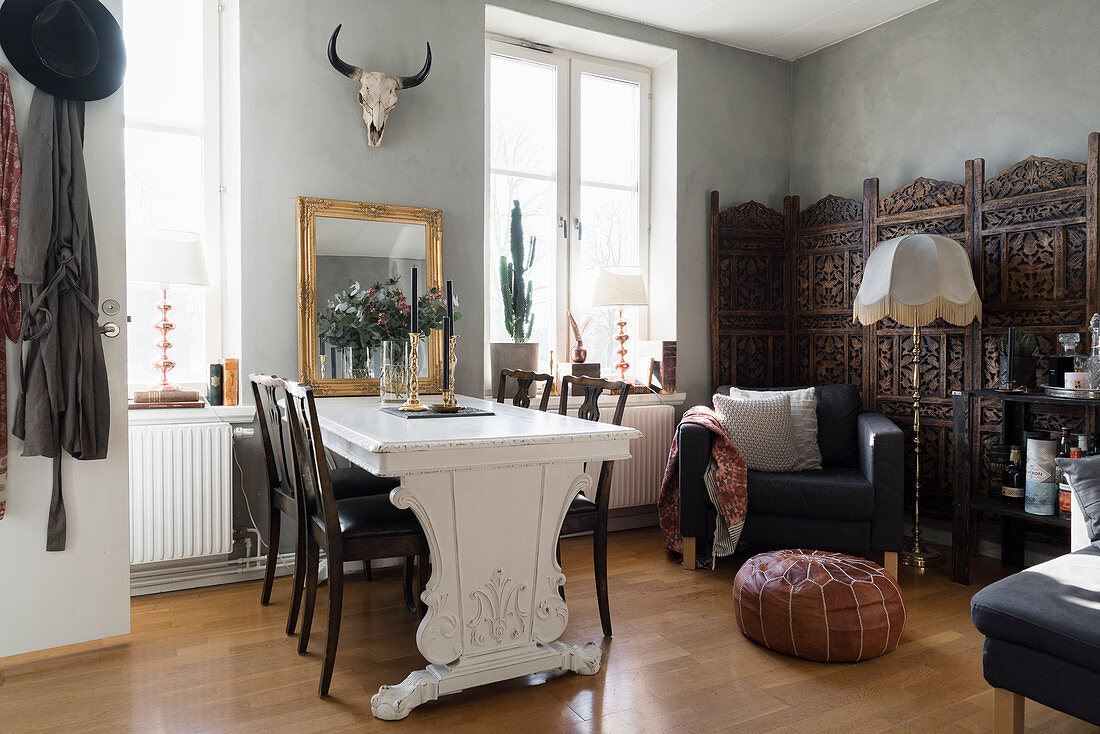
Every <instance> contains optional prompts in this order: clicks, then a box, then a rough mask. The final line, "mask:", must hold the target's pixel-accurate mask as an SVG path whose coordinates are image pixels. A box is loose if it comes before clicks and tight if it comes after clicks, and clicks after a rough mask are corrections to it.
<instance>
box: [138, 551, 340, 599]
mask: <svg viewBox="0 0 1100 734" xmlns="http://www.w3.org/2000/svg"><path fill="white" fill-rule="evenodd" d="M266 568H267V559H266V557H259V558H257V557H252V558H233V559H220V560H214V561H207V562H200V563H170V564H161V565H157V566H152V565H145V566H141V567H138V568H132V569H131V570H130V596H144V595H146V594H159V593H161V592H164V591H181V590H184V589H199V588H202V587H204V586H218V585H220V584H236V583H240V582H241V581H256V580H259V579H262V578H263V577H264V571H265V570H266ZM292 573H294V554H293V553H280V554H279V563H278V566H277V568H276V569H275V575H276V576H289V575H290V574H292ZM318 577H319V578H321V579H326V578H328V566H327V563H326V561H325V559H324V557H322V558H321V565H320V567H319V569H318Z"/></svg>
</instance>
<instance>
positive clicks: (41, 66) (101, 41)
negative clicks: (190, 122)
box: [0, 0, 126, 102]
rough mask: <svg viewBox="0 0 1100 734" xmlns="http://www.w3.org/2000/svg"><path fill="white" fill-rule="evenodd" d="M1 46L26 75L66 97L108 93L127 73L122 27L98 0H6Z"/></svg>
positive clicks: (100, 96) (1, 7)
mask: <svg viewBox="0 0 1100 734" xmlns="http://www.w3.org/2000/svg"><path fill="white" fill-rule="evenodd" d="M0 48H3V49H4V54H5V55H7V57H8V61H10V62H11V65H12V66H14V67H15V70H16V71H18V72H19V73H20V74H21V75H22V76H23V78H25V79H26V80H27V81H29V82H30V83H31V84H33V85H34V86H36V87H38V88H39V89H41V90H42V91H44V92H49V93H50V94H52V95H53V96H55V97H61V98H62V99H75V100H82V101H88V102H90V101H92V100H96V99H103V98H104V97H109V96H111V95H112V94H114V93H115V92H116V91H117V90H118V88H119V87H120V86H122V77H123V75H124V74H125V73H126V47H125V44H124V43H123V41H122V29H121V28H119V26H118V21H116V20H115V18H114V16H113V15H111V11H109V10H107V8H105V7H103V4H102V3H100V2H98V1H97V0H3V5H0Z"/></svg>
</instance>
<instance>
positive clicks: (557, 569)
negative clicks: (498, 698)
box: [371, 460, 601, 720]
mask: <svg viewBox="0 0 1100 734" xmlns="http://www.w3.org/2000/svg"><path fill="white" fill-rule="evenodd" d="M583 470H584V464H583V463H582V462H579V461H568V460H567V461H559V462H556V463H523V464H517V465H513V466H498V467H487V468H470V469H453V470H450V471H436V472H431V473H415V474H407V475H405V476H404V477H402V482H401V487H399V488H397V489H395V490H394V491H393V493H392V494H391V500H392V501H393V503H394V504H395V505H396V506H397V507H400V508H409V509H412V511H413V512H414V513H415V514H416V516H417V518H418V519H419V520H420V524H421V525H422V526H423V527H424V533H425V535H426V536H427V539H428V545H429V547H430V548H431V559H432V576H431V579H430V580H429V581H428V584H427V586H426V588H425V591H424V593H423V595H422V599H423V601H424V603H425V605H426V606H427V608H428V610H427V613H426V614H425V615H424V619H423V620H422V621H421V623H420V627H419V629H418V630H417V634H416V644H417V647H418V648H419V649H420V652H421V653H422V654H423V655H424V657H425V658H427V659H428V661H429V662H430V663H432V664H431V665H429V666H428V667H427V668H425V669H423V670H417V671H414V672H413V673H411V674H410V675H409V676H408V677H407V678H406V679H405V680H404V681H403V682H402V683H400V684H399V685H396V686H382V687H381V688H380V689H379V691H378V693H377V694H376V695H375V696H374V697H373V698H372V699H371V710H372V712H373V713H374V715H375V716H376V717H378V718H380V719H390V720H393V719H403V718H404V717H406V716H408V714H409V711H411V710H412V709H414V708H415V707H417V706H419V705H420V704H422V703H424V702H426V701H434V700H435V699H437V698H439V697H440V696H444V695H447V694H448V693H456V692H458V691H461V690H463V689H464V688H470V687H473V686H480V685H485V684H487V683H495V682H497V681H502V680H507V679H509V678H515V677H518V676H523V675H530V674H532V673H542V672H546V671H551V670H569V671H573V672H575V673H581V674H584V675H594V674H595V673H598V672H599V670H600V661H601V652H600V649H599V648H598V647H596V645H594V644H592V643H588V644H587V645H585V646H583V647H576V646H573V645H567V644H565V643H561V642H557V639H558V637H560V636H561V634H562V632H564V631H565V626H566V623H567V622H568V621H569V609H568V607H567V606H566V604H565V600H563V599H562V598H561V595H560V588H561V586H562V584H564V583H565V576H564V574H562V572H561V566H560V565H558V561H557V543H558V533H559V531H560V530H561V525H562V521H563V520H564V519H565V513H566V511H567V510H568V509H569V505H570V503H571V502H572V500H573V498H574V497H575V496H576V495H577V493H578V492H581V491H583V490H586V489H588V488H589V487H590V486H591V484H592V480H591V478H590V477H588V476H587V475H586V474H584V473H583Z"/></svg>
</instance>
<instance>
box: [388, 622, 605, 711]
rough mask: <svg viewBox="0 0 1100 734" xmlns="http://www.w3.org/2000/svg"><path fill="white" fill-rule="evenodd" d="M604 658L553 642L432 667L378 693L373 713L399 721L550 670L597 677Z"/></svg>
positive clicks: (589, 648) (591, 649)
mask: <svg viewBox="0 0 1100 734" xmlns="http://www.w3.org/2000/svg"><path fill="white" fill-rule="evenodd" d="M602 657H603V652H602V651H601V650H600V648H599V647H597V646H596V645H595V643H592V642H589V643H587V644H586V645H584V646H583V647H577V646H576V645H567V644H565V643H564V642H551V643H550V644H548V645H547V644H543V643H534V644H532V645H531V646H529V647H528V648H526V649H523V650H522V651H517V650H511V651H509V653H508V654H506V655H491V656H486V657H485V658H482V659H479V660H478V661H477V662H476V663H469V662H463V663H456V664H453V665H429V666H428V667H426V668H424V669H423V670H416V671H413V672H412V673H409V677H408V678H406V679H405V680H403V681H402V682H401V683H399V684H398V685H396V686H382V687H381V688H379V689H378V693H376V694H374V695H373V696H371V699H370V710H371V713H373V714H374V715H375V716H376V717H377V718H379V719H386V720H387V721H397V720H398V719H403V718H405V717H406V716H408V715H409V712H410V711H412V710H413V709H414V708H416V707H417V706H419V705H420V704H422V703H427V702H428V701H434V700H436V699H437V698H439V697H440V696H445V695H447V694H448V693H458V692H459V691H461V690H463V689H465V688H471V687H473V686H483V685H485V684H486V683H496V682H497V681H502V680H508V679H509V678H516V677H519V676H521V675H531V674H533V673H545V672H547V671H550V670H569V671H572V672H574V673H580V674H581V675H595V674H596V673H599V672H600V660H601V658H602Z"/></svg>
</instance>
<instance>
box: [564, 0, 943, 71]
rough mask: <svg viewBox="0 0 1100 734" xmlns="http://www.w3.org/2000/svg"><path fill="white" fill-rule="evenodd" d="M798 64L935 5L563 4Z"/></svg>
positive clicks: (644, 0) (822, 1)
mask: <svg viewBox="0 0 1100 734" xmlns="http://www.w3.org/2000/svg"><path fill="white" fill-rule="evenodd" d="M558 1H559V2H563V3H565V4H567V5H575V6H577V7H579V8H586V9H588V10H592V11H595V12H597V13H603V14H605V15H614V16H616V17H619V18H625V19H627V20H634V21H638V22H639V23H645V24H647V25H653V26H657V27H659V28H667V29H668V30H670V31H677V32H678V33H686V34H687V35H689V36H698V37H700V38H706V39H709V40H711V41H717V42H718V43H724V44H726V45H727V46H736V47H738V48H743V49H746V50H749V51H756V52H758V53H762V54H768V55H770V56H778V57H779V58H782V59H788V60H794V59H797V58H799V57H802V56H805V55H806V54H810V53H813V52H814V51H817V50H819V49H822V48H825V47H826V46H830V45H832V44H834V43H836V42H837V41H842V40H844V39H845V38H849V37H851V36H854V35H857V34H859V33H862V32H863V31H865V30H868V29H869V28H874V27H875V26H877V25H881V24H883V23H885V22H887V21H889V20H893V19H894V18H897V17H898V16H901V15H905V14H906V13H908V12H911V11H913V10H916V9H917V8H920V7H923V6H925V5H930V4H932V3H933V2H935V0H558Z"/></svg>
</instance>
